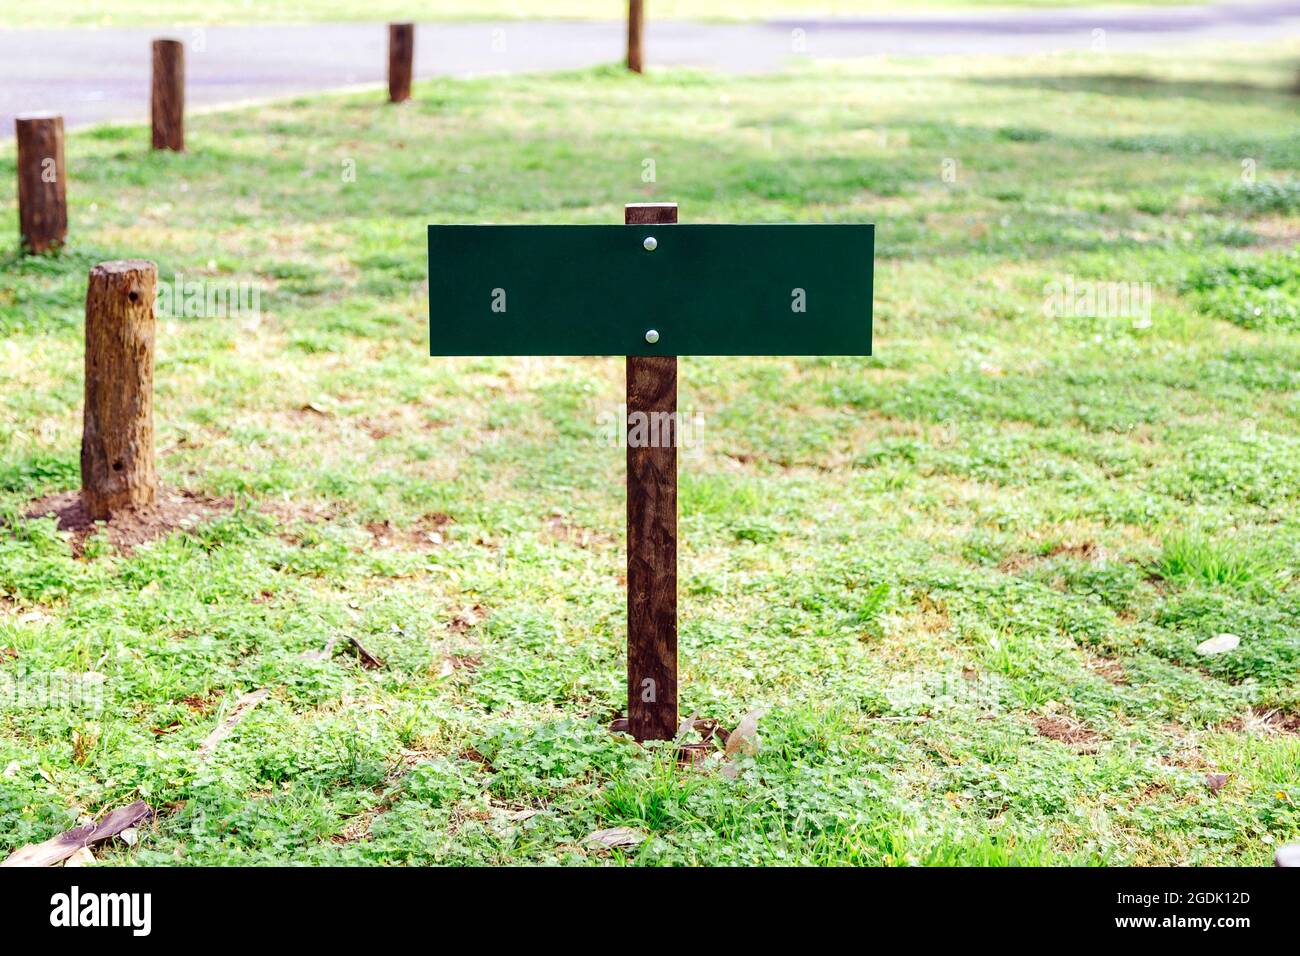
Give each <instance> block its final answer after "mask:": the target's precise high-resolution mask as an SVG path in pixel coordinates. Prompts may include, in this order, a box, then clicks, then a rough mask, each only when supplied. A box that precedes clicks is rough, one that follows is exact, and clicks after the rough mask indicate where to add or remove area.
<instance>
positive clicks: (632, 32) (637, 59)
mask: <svg viewBox="0 0 1300 956" xmlns="http://www.w3.org/2000/svg"><path fill="white" fill-rule="evenodd" d="M644 55H645V2H644V0H628V3H627V68H628V69H629V70H631V71H632V72H633V73H640V72H642V68H643V62H644Z"/></svg>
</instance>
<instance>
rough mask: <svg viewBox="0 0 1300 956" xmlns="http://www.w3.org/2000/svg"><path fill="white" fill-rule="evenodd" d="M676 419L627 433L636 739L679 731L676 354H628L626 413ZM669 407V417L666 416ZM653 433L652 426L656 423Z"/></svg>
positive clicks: (643, 220) (648, 207) (658, 221)
mask: <svg viewBox="0 0 1300 956" xmlns="http://www.w3.org/2000/svg"><path fill="white" fill-rule="evenodd" d="M623 221H624V223H625V224H627V225H629V226H632V225H668V224H670V223H675V222H677V204H676V203H635V204H631V205H628V206H626V207H624V209H623ZM638 412H640V413H643V414H644V415H645V416H646V419H647V420H649V421H669V422H671V426H670V427H669V428H668V429H666V431H667V432H668V436H667V437H668V441H666V442H665V441H664V437H665V435H664V430H660V431H659V441H658V442H657V443H655V444H653V445H651V446H649V447H633V443H632V441H631V440H630V436H628V435H627V431H626V429H627V426H628V422H624V423H623V424H624V429H625V431H624V436H625V438H626V439H628V440H627V721H628V732H629V733H630V734H631V735H632V736H633V737H634V738H636V739H637V740H671V739H672V738H673V737H674V736H675V735H676V734H677V442H678V439H679V438H680V435H679V434H678V425H677V356H675V355H629V356H628V357H627V414H628V416H629V418H631V416H633V415H635V414H636V413H638ZM665 414H667V415H668V416H670V417H668V418H667V419H665V418H663V416H664V415H665ZM651 432H652V433H653V429H652V430H651Z"/></svg>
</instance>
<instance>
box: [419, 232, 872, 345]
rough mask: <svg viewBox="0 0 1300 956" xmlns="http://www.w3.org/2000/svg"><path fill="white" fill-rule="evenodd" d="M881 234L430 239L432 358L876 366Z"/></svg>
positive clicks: (459, 235) (433, 235)
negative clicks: (858, 361) (698, 358)
mask: <svg viewBox="0 0 1300 956" xmlns="http://www.w3.org/2000/svg"><path fill="white" fill-rule="evenodd" d="M874 242H875V227H874V226H870V225H856V224H843V225H841V224H835V225H780V226H768V225H753V226H734V225H657V226H654V225H635V226H430V227H429V351H430V354H432V355H870V354H871V271H872V270H871V266H872V255H873V249H874Z"/></svg>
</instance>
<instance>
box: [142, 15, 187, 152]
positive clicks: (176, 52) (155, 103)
mask: <svg viewBox="0 0 1300 956" xmlns="http://www.w3.org/2000/svg"><path fill="white" fill-rule="evenodd" d="M149 115H150V117H151V119H152V122H153V148H154V149H171V150H175V151H176V152H178V153H179V152H182V151H184V149H185V45H184V44H183V43H181V41H180V40H154V41H153V95H152V97H151V98H150V101H149Z"/></svg>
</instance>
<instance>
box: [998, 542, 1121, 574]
mask: <svg viewBox="0 0 1300 956" xmlns="http://www.w3.org/2000/svg"><path fill="white" fill-rule="evenodd" d="M1053 558H1070V559H1072V560H1075V561H1104V560H1105V559H1106V552H1105V550H1103V549H1102V547H1101V546H1100V545H1098V544H1097V543H1096V542H1095V541H1084V542H1082V543H1080V544H1058V545H1057V546H1056V547H1054V548H1052V550H1051V551H1048V552H1047V553H1046V554H1026V553H1024V552H1021V553H1020V554H1013V555H1010V556H1009V557H1006V558H1004V559H1003V560H1002V562H1001V563H1000V564H999V565H998V570H999V571H1002V572H1004V573H1006V574H1014V573H1016V572H1017V571H1023V570H1024V569H1025V568H1027V567H1030V566H1031V565H1035V564H1038V563H1040V562H1043V561H1050V560H1052V559H1053Z"/></svg>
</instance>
